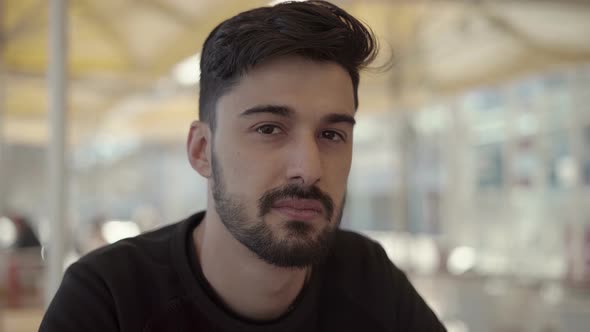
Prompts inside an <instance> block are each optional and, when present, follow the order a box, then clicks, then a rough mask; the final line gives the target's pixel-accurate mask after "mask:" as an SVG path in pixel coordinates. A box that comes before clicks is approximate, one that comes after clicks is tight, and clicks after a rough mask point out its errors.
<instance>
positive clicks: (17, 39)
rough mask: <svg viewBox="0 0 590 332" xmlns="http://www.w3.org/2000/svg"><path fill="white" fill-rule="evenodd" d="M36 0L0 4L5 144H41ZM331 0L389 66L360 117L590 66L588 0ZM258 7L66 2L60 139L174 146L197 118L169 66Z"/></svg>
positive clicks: (42, 52)
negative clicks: (65, 93) (366, 31)
mask: <svg viewBox="0 0 590 332" xmlns="http://www.w3.org/2000/svg"><path fill="white" fill-rule="evenodd" d="M47 2H48V1H47V0H0V12H1V13H2V15H1V16H0V17H1V22H0V27H1V28H2V30H1V31H2V34H1V36H2V38H1V39H0V42H1V44H0V45H2V46H1V47H0V50H1V58H0V60H2V61H1V62H0V63H1V64H2V65H1V67H0V74H1V81H0V82H1V83H0V89H2V90H3V91H4V93H3V94H0V95H3V96H4V98H3V100H0V107H1V110H2V111H3V114H4V117H3V119H4V121H3V123H1V124H0V126H1V127H2V131H3V133H4V138H5V141H6V142H8V143H19V144H34V145H44V144H46V141H47V132H48V125H47V119H46V118H47V109H48V105H47V100H48V91H47V86H46V79H45V76H46V71H47V69H46V63H47V53H48V52H47V49H48V47H47V35H48V31H47V29H48V22H47V21H48V19H47V17H48V13H47ZM334 2H335V3H337V4H340V5H341V6H343V7H344V8H345V9H347V10H349V11H350V12H351V13H353V14H354V15H357V16H358V17H360V18H361V19H362V20H363V21H365V22H367V23H368V24H369V25H370V26H371V27H372V28H373V29H374V30H375V32H376V33H377V35H378V36H379V37H380V39H381V43H382V45H383V46H384V47H383V53H382V54H383V56H382V59H385V58H387V56H388V55H389V54H390V52H389V50H391V49H393V50H394V54H395V59H396V62H395V63H396V64H395V66H394V67H393V68H392V69H391V70H389V71H387V72H385V73H378V72H377V73H374V72H371V71H369V72H367V73H366V74H364V76H363V84H362V88H361V91H360V94H361V97H360V98H361V108H362V111H363V112H369V111H384V110H391V109H394V108H395V107H396V106H399V105H406V106H407V105H415V104H419V103H422V102H424V101H425V100H427V99H428V98H430V97H432V96H433V95H434V96H436V95H440V94H449V93H455V92H458V91H462V90H464V89H467V88H470V87H473V86H477V85H484V84H493V83H496V82H501V81H503V80H507V79H511V78H514V77H518V76H521V75H526V74H528V73H532V72H537V71H541V70H546V69H547V68H551V67H553V66H561V65H575V64H580V63H590V2H578V1H565V2H564V1H501V2H500V1H394V0H392V1H386V0H380V1H379V0H366V1H361V0H356V1H355V0H339V1H334ZM266 4H268V1H255V0H224V1H223V2H221V1H213V0H101V1H93V0H70V1H69V11H68V16H69V49H68V58H69V60H68V63H69V66H68V67H69V77H70V81H69V98H68V100H69V110H68V114H69V128H70V133H69V138H70V139H69V141H70V143H71V144H74V145H85V144H91V143H92V142H94V141H96V140H99V139H100V140H102V139H109V138H111V139H113V138H116V139H125V138H128V139H140V140H153V141H170V140H173V141H176V140H183V139H184V138H185V133H186V131H187V129H188V125H189V123H190V121H192V120H194V119H195V118H196V114H197V87H196V85H183V84H182V83H180V82H179V81H178V80H177V79H175V75H174V68H175V66H176V65H177V64H178V63H180V62H182V61H183V60H184V59H187V58H189V57H191V56H193V55H195V54H197V53H198V52H199V48H200V46H201V44H202V42H203V40H204V39H205V37H206V36H207V34H208V33H209V31H211V29H212V28H213V27H214V26H215V25H216V24H217V23H219V22H221V21H222V20H223V19H225V18H228V17H230V16H231V15H233V14H236V13H238V12H240V11H243V10H245V9H248V8H252V7H256V6H261V5H266ZM190 68H191V67H190V66H189V74H190ZM194 76H195V77H197V76H198V68H197V67H195V68H194ZM177 78H178V77H177ZM188 78H189V79H190V75H189V77H188Z"/></svg>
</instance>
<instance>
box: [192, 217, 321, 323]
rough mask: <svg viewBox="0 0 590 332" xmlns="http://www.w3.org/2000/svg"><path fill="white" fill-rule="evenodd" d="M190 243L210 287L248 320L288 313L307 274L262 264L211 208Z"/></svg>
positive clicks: (269, 318) (268, 318) (230, 307)
mask: <svg viewBox="0 0 590 332" xmlns="http://www.w3.org/2000/svg"><path fill="white" fill-rule="evenodd" d="M193 242H194V244H195V248H196V250H197V257H198V259H199V263H200V265H201V269H202V270H203V274H204V275H205V278H206V279H207V281H208V282H209V284H210V285H211V287H212V288H213V289H214V290H215V292H216V293H217V295H218V296H219V297H220V298H221V300H222V301H223V302H224V304H225V305H226V306H228V307H229V309H231V310H232V311H234V312H235V313H236V314H238V315H240V316H242V317H246V318H249V319H253V320H271V319H274V318H277V317H279V316H281V315H282V314H284V313H285V312H287V311H288V310H289V307H290V306H291V304H292V303H293V302H294V300H295V298H296V297H297V295H298V294H299V292H300V291H301V289H302V288H303V285H304V283H305V280H306V276H307V275H308V273H309V272H310V268H306V269H292V268H281V267H277V266H273V265H271V264H268V263H266V262H264V261H262V260H261V259H260V258H259V257H258V256H256V255H255V254H254V253H252V252H251V251H250V250H249V249H248V248H246V247H245V246H244V245H242V244H241V243H240V242H238V241H237V240H236V239H235V238H234V237H233V236H232V235H231V234H230V233H229V232H228V230H227V229H226V228H225V226H224V225H223V223H222V222H221V221H220V220H219V217H218V216H217V214H216V213H215V210H214V209H209V210H208V211H207V214H206V215H205V218H204V219H203V220H202V221H201V223H200V224H199V226H198V227H197V228H195V230H194V232H193Z"/></svg>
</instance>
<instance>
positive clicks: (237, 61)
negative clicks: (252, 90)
mask: <svg viewBox="0 0 590 332" xmlns="http://www.w3.org/2000/svg"><path fill="white" fill-rule="evenodd" d="M377 51H378V46H377V40H376V38H375V36H374V34H373V32H372V31H371V29H370V28H369V27H367V26H365V25H364V24H363V23H361V22H360V21H359V20H357V19H356V18H354V17H353V16H351V15H350V14H348V13H347V12H346V11H344V10H343V9H341V8H339V7H337V6H336V5H333V4H331V3H329V2H326V1H315V0H312V1H304V2H284V3H280V4H278V5H275V6H272V7H261V8H256V9H252V10H249V11H245V12H243V13H240V14H238V15H236V16H234V17H232V18H230V19H228V20H226V21H224V22H222V23H221V24H219V25H218V26H217V27H216V28H215V29H213V31H212V32H211V33H210V34H209V36H208V37H207V39H206V40H205V43H204V45H203V49H202V53H201V78H200V91H199V119H200V120H201V121H203V122H206V123H209V125H210V127H211V128H212V129H214V127H215V108H216V105H217V101H218V99H219V98H220V97H221V96H223V94H225V93H226V92H228V91H229V90H230V89H231V88H232V87H233V86H234V85H235V84H237V83H238V81H239V79H240V78H241V77H242V75H244V74H245V73H247V72H248V71H249V70H251V69H252V68H254V67H256V66H257V65H259V64H261V63H263V62H264V61H267V60H270V59H272V58H276V57H281V56H290V55H296V56H301V57H304V58H307V59H310V60H315V61H322V62H323V61H326V62H334V63H337V64H339V65H340V66H342V67H343V68H344V69H345V70H346V71H347V72H348V73H349V74H350V78H351V80H352V84H353V88H354V91H353V92H354V103H355V109H356V108H358V85H359V80H360V78H359V71H360V70H361V69H362V68H364V67H366V66H367V65H368V64H369V63H371V62H372V61H373V60H374V59H375V57H376V56H377Z"/></svg>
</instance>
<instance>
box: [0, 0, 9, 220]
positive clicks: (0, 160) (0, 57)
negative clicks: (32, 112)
mask: <svg viewBox="0 0 590 332" xmlns="http://www.w3.org/2000/svg"><path fill="white" fill-rule="evenodd" d="M2 13H4V0H0V216H1V215H3V214H4V213H6V201H7V198H6V195H7V194H8V190H6V187H7V186H8V180H7V177H6V166H5V160H6V156H5V153H6V147H5V145H6V142H5V139H4V128H5V126H6V120H5V117H4V112H5V111H4V108H5V103H4V102H5V99H4V97H5V94H4V92H5V91H4V89H5V83H4V81H5V79H6V78H5V77H6V70H5V66H4V44H5V43H6V38H5V37H6V36H5V35H4V30H3V29H2V27H3V26H4V22H3V19H4V15H3V14H2Z"/></svg>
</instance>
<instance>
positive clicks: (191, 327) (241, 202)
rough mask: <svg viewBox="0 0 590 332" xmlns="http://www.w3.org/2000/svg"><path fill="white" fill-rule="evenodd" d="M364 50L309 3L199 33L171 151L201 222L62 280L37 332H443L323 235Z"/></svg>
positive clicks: (336, 207)
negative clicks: (202, 196) (197, 188)
mask: <svg viewBox="0 0 590 332" xmlns="http://www.w3.org/2000/svg"><path fill="white" fill-rule="evenodd" d="M376 51H377V50H376V43H375V40H374V37H373V35H372V34H371V32H370V30H368V29H367V28H366V27H364V26H363V25H362V24H361V23H360V22H359V21H358V20H356V19H355V18H353V17H352V16H350V15H349V14H347V13H346V12H345V11H343V10H342V9H340V8H338V7H336V6H334V5H331V4H329V3H327V2H323V1H309V2H296V3H284V4H279V5H276V6H274V7H265V8H258V9H254V10H251V11H247V12H244V13H241V14H239V15H237V16H235V17H233V18H230V19H229V20H227V21H225V22H223V23H221V24H220V25H219V26H218V27H217V28H215V29H214V30H213V31H212V32H211V34H210V35H209V37H208V38H207V40H206V41H205V44H204V46H203V50H202V57H201V81H200V101H199V106H200V110H199V112H200V121H198V122H194V123H193V124H192V125H191V128H190V131H189V135H188V142H187V152H188V157H189V161H190V164H191V165H192V167H193V168H194V169H195V170H196V171H197V172H198V173H199V174H200V175H202V176H204V177H206V178H207V179H208V205H207V211H206V212H202V213H199V214H196V215H194V216H192V217H189V218H188V219H187V220H184V221H182V222H180V223H178V224H174V225H171V226H167V227H165V228H162V229H160V230H156V231H154V232H151V233H147V234H144V235H141V236H139V237H136V238H132V239H127V240H123V241H120V242H118V243H116V244H114V245H112V246H109V247H106V248H103V249H101V250H98V251H95V252H94V253H91V254H90V255H88V256H86V257H84V258H82V259H81V260H80V261H79V262H77V263H75V264H74V265H72V266H71V267H70V268H69V269H68V271H67V272H66V275H65V277H64V280H63V282H62V285H61V287H60V289H59V291H58V293H57V295H56V296H55V298H54V300H53V302H52V303H51V305H50V307H49V309H48V311H47V313H46V315H45V318H44V320H43V322H42V324H41V331H59V332H64V331H84V332H89V331H444V330H445V329H444V327H443V326H442V325H441V323H440V322H439V321H438V319H437V318H436V316H435V315H434V314H433V312H432V311H431V310H430V309H429V308H428V306H427V305H426V304H425V303H424V301H423V300H422V299H421V297H420V296H419V295H418V294H417V292H416V291H415V290H414V288H413V287H412V286H411V284H410V283H409V281H408V279H407V278H406V276H405V275H404V274H403V273H402V272H401V271H400V270H398V269H397V268H396V267H395V266H394V265H393V264H392V263H391V262H390V260H389V259H388V258H387V255H386V254H385V252H384V250H383V249H382V248H381V247H380V246H379V245H378V244H377V243H375V242H373V241H371V240H369V239H367V238H364V237H362V236H360V235H357V234H355V233H352V232H346V231H341V230H339V229H338V226H339V223H340V219H341V217H342V210H343V208H344V201H345V193H346V183H347V178H348V174H349V170H350V164H351V159H352V139H353V127H354V123H355V120H354V115H355V111H356V108H357V106H358V98H357V89H358V84H359V73H358V72H359V69H360V68H362V67H363V66H365V65H366V64H368V63H369V62H370V61H371V60H373V58H374V57H375V54H376Z"/></svg>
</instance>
